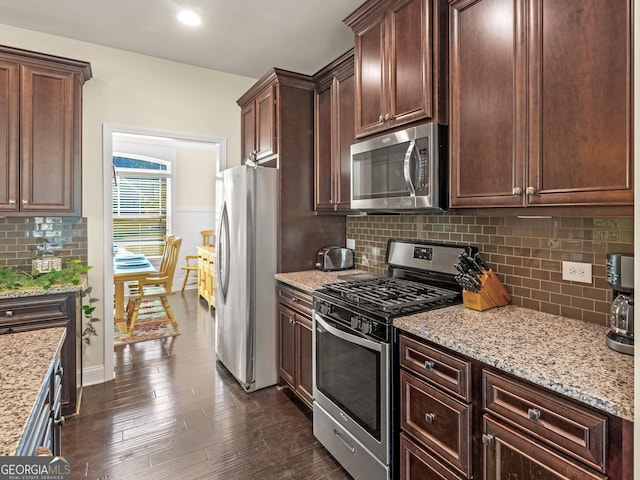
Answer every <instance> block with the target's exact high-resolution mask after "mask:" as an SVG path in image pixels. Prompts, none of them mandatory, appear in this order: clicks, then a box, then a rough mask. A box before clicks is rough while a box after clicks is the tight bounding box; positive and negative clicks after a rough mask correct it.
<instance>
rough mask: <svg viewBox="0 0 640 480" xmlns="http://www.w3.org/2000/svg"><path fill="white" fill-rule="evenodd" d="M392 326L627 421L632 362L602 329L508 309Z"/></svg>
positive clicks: (430, 315)
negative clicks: (607, 339)
mask: <svg viewBox="0 0 640 480" xmlns="http://www.w3.org/2000/svg"><path fill="white" fill-rule="evenodd" d="M393 324H394V326H396V327H398V328H400V329H401V330H405V331H407V332H410V333H413V334H415V335H417V336H419V337H421V338H424V339H425V340H429V341H431V342H433V343H435V344H438V345H441V346H443V347H446V348H449V349H451V350H453V351H456V352H458V353H461V354H463V355H466V356H467V357H470V358H473V359H476V360H479V361H481V362H484V363H486V364H488V365H491V366H493V367H496V368H498V369H500V370H503V371H505V372H509V373H512V374H514V375H516V376H517V377H520V378H523V379H526V380H529V381H530V382H533V383H535V384H537V385H540V386H543V387H546V388H548V389H550V390H553V391H555V392H558V393H560V394H563V395H566V396H567V397H570V398H573V399H575V400H578V401H579V402H582V403H585V404H587V405H590V406H592V407H595V408H597V409H599V410H602V411H604V412H607V413H610V414H612V415H615V416H617V417H621V418H623V419H625V420H630V421H633V387H634V383H633V356H631V355H623V354H621V353H618V352H614V351H613V350H611V349H610V348H609V347H607V346H606V343H605V335H606V333H607V332H608V330H609V329H608V328H607V327H605V326H602V325H596V324H594V323H589V322H583V321H581V320H573V319H570V318H566V317H561V316H558V315H552V314H548V313H542V312H538V311H535V310H529V309H526V308H520V307H515V306H513V305H507V306H506V307H500V308H493V309H490V310H486V311H484V312H479V311H476V310H471V309H468V308H465V307H463V306H462V305H456V306H453V307H448V308H443V309H439V310H432V311H429V312H423V313H418V314H415V315H410V316H407V317H401V318H397V319H395V320H394V322H393Z"/></svg>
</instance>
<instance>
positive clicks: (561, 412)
mask: <svg viewBox="0 0 640 480" xmlns="http://www.w3.org/2000/svg"><path fill="white" fill-rule="evenodd" d="M482 377H483V378H482V383H483V389H484V395H483V407H484V408H485V410H486V411H488V412H491V413H492V414H495V415H497V416H499V417H501V418H503V419H504V420H506V421H507V422H510V423H512V424H514V425H519V426H520V427H522V428H524V429H525V430H526V432H527V433H528V434H529V435H531V436H533V437H535V438H537V439H538V440H540V441H542V442H545V443H547V444H548V445H551V446H553V447H555V448H558V449H559V450H561V451H563V452H564V453H566V454H568V455H571V456H572V457H574V458H577V459H579V460H581V461H583V462H585V463H587V464H588V465H589V466H591V467H592V468H594V469H596V470H598V471H600V472H605V471H606V465H605V458H606V456H605V452H606V438H607V418H606V417H604V416H602V415H598V414H595V413H593V412H591V411H589V410H587V409H585V408H581V407H579V406H577V405H574V404H572V403H570V402H568V401H566V400H564V399H562V398H560V397H557V396H555V395H553V394H549V393H544V392H541V391H539V390H538V389H536V388H534V387H529V386H528V385H524V384H521V383H517V382H514V381H512V380H509V379H507V378H505V377H502V376H501V375H498V374H495V373H492V372H489V371H483V373H482Z"/></svg>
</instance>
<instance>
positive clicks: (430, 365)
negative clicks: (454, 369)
mask: <svg viewBox="0 0 640 480" xmlns="http://www.w3.org/2000/svg"><path fill="white" fill-rule="evenodd" d="M424 368H426V369H427V370H433V369H434V368H436V364H435V362H432V361H430V360H427V361H426V362H424Z"/></svg>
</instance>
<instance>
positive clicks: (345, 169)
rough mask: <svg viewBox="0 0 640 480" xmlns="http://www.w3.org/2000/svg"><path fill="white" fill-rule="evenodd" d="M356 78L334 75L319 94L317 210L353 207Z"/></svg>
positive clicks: (316, 159) (317, 98)
mask: <svg viewBox="0 0 640 480" xmlns="http://www.w3.org/2000/svg"><path fill="white" fill-rule="evenodd" d="M354 90H355V79H354V76H353V75H349V76H347V77H346V78H343V79H339V78H337V77H334V78H333V81H332V84H331V86H330V87H329V88H327V89H325V90H323V91H320V92H317V93H316V126H315V129H316V138H315V142H316V143H315V148H316V152H315V155H316V157H315V181H316V185H315V209H316V210H317V211H332V212H333V211H336V210H337V211H348V210H351V145H352V144H354V143H355V118H354V115H355V110H354V100H355V91H354Z"/></svg>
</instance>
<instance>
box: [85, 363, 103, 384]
mask: <svg viewBox="0 0 640 480" xmlns="http://www.w3.org/2000/svg"><path fill="white" fill-rule="evenodd" d="M104 382H105V379H104V365H98V366H97V367H87V368H83V369H82V386H83V387H88V386H89V385H97V384H98V383H104Z"/></svg>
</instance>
